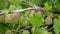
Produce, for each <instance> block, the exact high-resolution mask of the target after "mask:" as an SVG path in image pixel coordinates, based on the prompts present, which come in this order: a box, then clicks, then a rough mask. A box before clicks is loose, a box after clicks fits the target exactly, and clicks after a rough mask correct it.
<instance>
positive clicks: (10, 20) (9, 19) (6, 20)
mask: <svg viewBox="0 0 60 34" xmlns="http://www.w3.org/2000/svg"><path fill="white" fill-rule="evenodd" d="M5 22H6V23H11V22H12V14H8V15H6V17H5Z"/></svg>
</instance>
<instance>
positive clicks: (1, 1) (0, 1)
mask: <svg viewBox="0 0 60 34" xmlns="http://www.w3.org/2000/svg"><path fill="white" fill-rule="evenodd" d="M4 8H5V0H0V10H2V9H4Z"/></svg>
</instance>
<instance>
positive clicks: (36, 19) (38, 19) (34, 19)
mask: <svg viewBox="0 0 60 34" xmlns="http://www.w3.org/2000/svg"><path fill="white" fill-rule="evenodd" d="M30 21H31V23H32V25H33V26H35V27H39V26H41V25H43V22H44V18H43V17H42V15H41V14H40V13H36V14H35V16H30Z"/></svg>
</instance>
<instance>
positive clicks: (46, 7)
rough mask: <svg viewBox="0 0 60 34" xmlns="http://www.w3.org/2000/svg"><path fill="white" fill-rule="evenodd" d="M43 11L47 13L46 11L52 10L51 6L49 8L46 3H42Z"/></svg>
mask: <svg viewBox="0 0 60 34" xmlns="http://www.w3.org/2000/svg"><path fill="white" fill-rule="evenodd" d="M44 6H45V7H44V9H45V10H46V11H48V10H51V9H52V6H50V5H49V4H48V3H47V2H46V3H44Z"/></svg>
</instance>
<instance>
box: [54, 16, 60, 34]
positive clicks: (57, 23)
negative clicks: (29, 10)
mask: <svg viewBox="0 0 60 34" xmlns="http://www.w3.org/2000/svg"><path fill="white" fill-rule="evenodd" d="M54 32H55V34H59V32H60V18H59V17H58V19H56V18H55V19H54Z"/></svg>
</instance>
